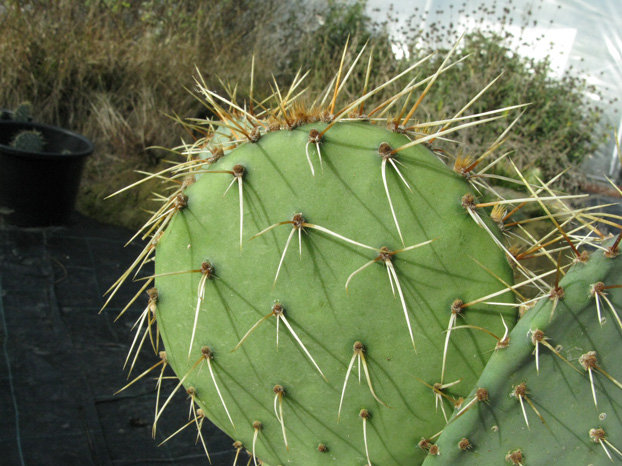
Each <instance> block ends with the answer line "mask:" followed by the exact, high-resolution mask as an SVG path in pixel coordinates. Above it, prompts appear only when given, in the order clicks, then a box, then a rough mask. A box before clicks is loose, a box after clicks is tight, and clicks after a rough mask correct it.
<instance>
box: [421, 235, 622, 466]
mask: <svg viewBox="0 0 622 466" xmlns="http://www.w3.org/2000/svg"><path fill="white" fill-rule="evenodd" d="M607 247H608V251H609V252H607V248H604V249H605V250H604V251H603V250H599V251H597V252H594V253H593V254H592V255H591V256H590V258H589V260H588V261H587V262H585V263H581V262H577V263H576V264H574V265H573V266H572V268H571V269H570V270H569V271H568V273H567V274H566V276H565V277H564V278H563V279H561V280H560V281H559V286H558V288H554V291H553V293H552V295H551V297H544V298H543V299H541V300H540V301H539V303H538V304H537V305H536V306H535V307H534V308H533V309H531V310H529V311H528V312H527V313H526V315H525V316H524V317H523V318H522V319H521V320H520V321H519V322H518V324H517V325H516V327H514V330H513V331H512V332H511V333H510V344H509V346H508V347H507V348H505V349H503V350H499V351H497V352H496V353H495V354H494V355H493V356H492V357H491V358H490V361H489V362H488V364H487V366H486V368H485V369H484V372H483V373H482V375H481V377H480V378H479V380H478V381H477V383H476V384H475V385H474V387H475V388H474V389H473V391H472V393H471V394H470V395H469V397H467V399H466V400H465V404H464V405H463V408H464V407H466V406H467V404H468V402H470V401H471V400H473V399H475V398H476V393H477V390H481V389H482V388H484V389H486V390H487V394H488V397H487V400H486V401H485V402H483V403H482V402H474V403H473V404H472V407H471V408H469V409H467V410H465V411H464V412H462V413H460V411H458V412H457V413H456V415H455V418H454V419H453V420H450V423H449V424H448V425H447V427H445V429H444V430H443V433H442V434H441V435H440V437H439V438H438V441H437V442H436V446H437V448H438V451H439V453H440V454H439V455H438V456H435V457H431V456H430V457H429V458H428V459H427V460H426V462H425V463H424V464H425V465H426V466H427V465H453V464H477V465H497V464H504V459H505V461H506V464H523V465H525V466H532V465H533V466H535V465H550V464H573V465H574V464H576V465H588V464H589V465H594V466H596V465H607V464H612V463H615V464H617V463H619V462H621V461H622V453H621V452H622V421H621V419H622V365H621V364H620V361H622V345H621V344H620V342H621V341H622V321H621V320H620V319H621V318H622V289H620V288H619V285H621V284H622V257H620V256H619V255H618V251H617V248H616V250H615V251H614V250H613V248H612V246H611V243H609V244H608V246H607ZM556 302H557V304H555V303H556ZM553 308H555V309H554V310H553ZM551 315H552V318H551ZM536 343H537V347H538V354H537V356H536V353H535V350H536ZM536 362H537V363H538V364H537V366H536ZM538 369H539V370H538ZM480 393H481V392H480ZM523 409H524V411H523ZM465 438H466V439H468V441H469V445H470V448H468V449H464V450H461V449H460V448H459V447H458V444H459V442H460V441H461V440H462V439H465ZM616 450H617V451H616Z"/></svg>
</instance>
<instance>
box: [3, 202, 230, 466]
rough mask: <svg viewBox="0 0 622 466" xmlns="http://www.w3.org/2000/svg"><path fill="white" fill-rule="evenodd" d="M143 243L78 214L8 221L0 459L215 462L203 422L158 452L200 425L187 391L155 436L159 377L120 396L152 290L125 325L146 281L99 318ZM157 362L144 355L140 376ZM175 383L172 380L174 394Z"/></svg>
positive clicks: (214, 439)
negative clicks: (36, 222)
mask: <svg viewBox="0 0 622 466" xmlns="http://www.w3.org/2000/svg"><path fill="white" fill-rule="evenodd" d="M131 236H132V232H130V231H127V230H124V229H120V228H117V227H113V226H108V225H103V224H100V223H96V222H94V221H92V220H90V219H87V218H85V217H82V216H79V215H78V214H75V217H74V218H73V220H72V223H71V224H70V225H68V226H63V227H49V228H17V227H10V226H0V319H1V320H0V329H1V333H0V339H1V340H0V345H1V354H2V356H1V357H0V420H1V422H0V452H2V453H1V457H0V464H7V465H37V466H46V465H81V466H82V465H118V466H124V465H152V464H174V465H207V464H209V463H208V461H207V458H206V457H205V454H204V452H203V449H202V447H201V445H200V443H199V444H196V445H195V441H196V440H197V439H196V428H195V427H194V425H191V426H190V427H188V428H187V429H185V430H184V431H182V432H181V433H180V434H178V435H177V436H175V437H174V438H173V439H171V440H169V441H168V442H166V443H164V444H163V445H161V446H159V447H158V444H159V443H161V442H162V441H163V440H164V439H165V438H166V437H167V436H168V435H170V434H172V433H173V432H175V431H176V430H177V429H178V428H179V427H181V426H182V425H184V424H185V423H186V422H187V421H188V408H189V401H188V399H187V396H186V394H185V393H184V392H183V391H181V390H180V393H178V394H177V395H176V396H175V398H174V399H173V402H172V403H173V405H172V406H170V407H169V408H167V410H166V412H165V413H164V415H163V416H162V418H161V420H159V421H158V430H157V436H156V439H155V440H154V439H153V438H152V435H151V430H152V423H153V419H154V410H155V399H156V385H155V377H156V376H157V374H154V376H153V377H151V375H150V376H148V377H146V378H145V379H143V380H141V381H139V382H137V383H136V384H134V385H132V386H131V387H130V388H128V389H127V390H125V391H123V392H121V393H120V394H118V395H114V393H115V392H116V391H117V390H119V389H120V388H121V387H123V386H125V385H126V384H127V382H128V381H127V372H124V371H123V370H122V365H123V362H124V360H125V357H126V354H127V351H128V349H129V347H130V345H131V342H132V338H133V334H132V333H131V332H130V328H131V326H132V325H133V323H134V322H135V320H136V319H137V318H138V316H139V315H140V313H141V312H142V311H143V309H144V307H145V305H146V302H147V295H146V294H144V296H141V297H140V298H139V299H138V300H137V303H136V304H135V305H133V306H132V307H131V308H130V309H129V310H128V311H127V313H126V314H127V315H126V316H124V317H123V318H122V319H120V320H119V321H117V322H114V319H115V317H116V316H117V315H118V313H119V312H120V311H121V310H122V309H123V307H124V306H125V303H127V302H128V301H129V300H130V299H131V298H132V297H133V295H134V294H135V293H136V292H137V291H138V289H139V286H128V287H125V289H123V288H122V289H121V291H119V293H118V294H117V296H115V297H114V299H113V300H112V301H111V303H110V305H109V307H108V308H106V310H105V311H104V312H102V313H101V314H99V311H100V309H101V307H102V305H103V303H104V298H103V295H104V292H105V291H106V290H107V289H108V288H109V287H110V285H111V284H112V283H113V282H114V281H115V280H116V279H117V278H118V277H119V275H120V274H121V273H122V272H123V271H124V270H125V269H126V268H127V267H128V266H129V265H130V264H131V263H132V262H133V261H134V259H135V258H136V256H137V255H138V253H139V252H140V249H141V246H140V245H129V246H127V247H125V248H124V247H123V246H124V245H125V243H126V242H127V241H128V240H129V239H130V238H131ZM145 273H150V272H149V271H145ZM145 345H148V343H145ZM157 361H158V358H157V356H155V355H154V353H153V352H151V353H149V352H147V351H144V350H143V351H142V354H141V356H140V357H139V358H138V360H137V362H136V367H135V369H134V372H133V375H139V374H140V373H142V372H143V371H145V370H146V369H147V368H149V367H151V366H152V365H153V364H154V363H155V362H157ZM169 375H171V374H169ZM175 385H176V381H173V380H169V381H166V382H165V389H163V393H166V394H168V393H170V392H171V391H172V389H173V388H174V387H175ZM160 403H162V401H161V402H160ZM203 436H204V438H205V440H206V442H207V447H208V450H209V452H210V455H211V459H212V464H214V465H216V466H220V465H232V464H233V458H234V456H235V451H234V450H233V448H232V446H231V443H232V441H231V440H230V439H229V438H228V437H227V436H225V435H224V434H222V433H221V432H220V431H219V430H218V429H216V428H215V427H214V426H212V425H208V422H207V421H206V422H204V425H203Z"/></svg>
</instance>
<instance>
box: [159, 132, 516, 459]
mask: <svg viewBox="0 0 622 466" xmlns="http://www.w3.org/2000/svg"><path fill="white" fill-rule="evenodd" d="M326 127H327V124H326V123H322V122H315V123H310V124H304V125H301V126H298V127H296V128H294V129H288V130H278V131H272V132H266V133H265V134H261V137H259V134H260V132H259V131H257V132H256V133H255V135H256V136H257V137H253V138H252V141H248V142H244V143H242V144H239V145H237V146H236V147H235V148H234V149H231V150H229V147H228V146H227V145H226V144H225V145H224V146H214V147H212V148H211V149H212V152H213V154H214V156H213V157H211V158H210V159H209V162H210V163H209V164H208V163H207V162H206V163H205V164H203V165H201V168H200V169H197V170H196V171H195V172H194V173H192V175H193V176H194V179H196V182H194V183H189V182H186V183H185V184H184V186H187V187H185V189H183V190H180V192H179V195H178V196H177V198H176V200H175V202H172V203H171V204H170V209H172V210H174V211H175V212H176V213H175V214H174V215H173V216H172V217H171V219H170V223H169V225H168V226H167V228H166V230H165V232H164V233H163V235H162V237H161V238H157V246H156V288H157V293H158V300H157V306H156V309H155V313H156V317H157V323H158V329H159V331H160V333H161V335H162V340H163V342H164V345H165V349H166V358H167V362H168V363H169V364H170V365H171V367H172V368H173V369H174V371H175V372H176V374H177V376H178V377H179V379H180V381H181V384H182V385H183V386H184V388H185V390H186V391H188V393H189V394H190V396H191V398H192V400H194V401H196V403H197V404H198V405H199V406H200V407H201V410H202V412H201V413H200V415H205V416H207V417H208V418H209V419H210V420H212V421H213V422H214V423H215V424H216V425H218V426H219V427H220V428H221V429H223V430H224V431H225V432H227V433H228V434H229V435H230V436H231V437H232V439H234V440H236V441H238V442H241V443H238V444H237V445H238V446H240V448H245V449H246V450H248V451H250V452H253V453H254V454H255V455H256V458H259V459H261V460H262V461H263V464H265V465H272V466H276V465H278V464H289V463H290V462H291V463H295V464H304V465H311V466H312V465H324V464H329V463H331V462H332V463H334V464H339V465H346V466H347V465H364V464H372V463H373V464H376V463H378V464H397V465H411V464H416V463H420V462H421V461H422V460H423V458H424V455H425V452H424V451H423V450H422V449H420V448H419V447H418V446H417V444H418V442H419V441H420V439H421V438H422V437H423V436H425V435H429V433H430V432H436V431H440V430H441V429H442V428H443V426H444V425H445V423H446V421H445V418H444V415H447V417H449V416H450V415H451V412H452V411H453V405H452V400H456V402H457V400H458V399H459V397H460V396H461V395H462V396H466V395H467V394H468V392H469V391H470V389H471V387H472V386H473V384H474V383H475V382H476V381H477V379H478V377H479V374H480V373H481V371H482V369H483V367H484V365H485V363H486V360H487V359H488V357H489V356H490V355H491V353H492V350H493V349H494V347H495V340H494V339H493V338H491V337H490V335H489V334H487V333H485V332H482V331H481V330H478V329H475V328H464V327H465V326H473V327H481V328H485V329H487V330H489V331H490V332H491V333H493V334H495V335H503V334H504V332H505V327H504V325H507V326H511V325H512V324H513V323H514V320H515V316H514V310H513V308H512V307H509V306H497V305H491V304H486V301H495V302H497V303H498V302H506V303H509V302H512V296H511V293H509V292H505V293H501V294H500V295H499V296H494V297H490V298H489V299H482V298H486V297H487V296H491V295H493V294H494V293H496V292H498V291H500V290H503V289H505V288H506V287H507V284H509V283H512V270H511V267H510V266H509V264H508V260H507V258H506V254H505V252H504V250H502V249H501V248H500V247H499V246H498V245H497V242H499V241H500V238H501V233H500V232H499V231H498V229H497V228H496V226H495V225H494V223H493V222H492V221H490V219H488V218H487V217H488V216H487V213H486V212H485V209H483V208H478V207H477V206H476V205H475V204H474V202H473V201H472V199H475V198H477V196H476V194H477V192H475V191H473V190H472V188H471V186H470V184H469V182H468V180H466V179H465V178H463V177H461V176H460V175H458V174H456V173H455V172H454V171H452V170H451V169H449V168H448V167H447V166H445V164H444V163H443V162H442V161H440V160H439V159H438V158H437V155H436V154H435V153H433V152H432V151H430V150H429V149H428V148H427V147H426V146H424V145H422V144H418V145H410V140H409V139H408V138H407V137H406V136H405V135H403V134H400V133H397V132H392V131H389V130H387V129H386V128H385V127H383V126H377V125H374V124H372V123H370V122H366V121H358V122H338V123H336V124H334V125H332V126H331V127H330V129H328V130H327V131H325V132H323V130H324V129H325V128H326ZM407 145H408V147H405V146H407ZM231 146H233V144H232V145H231ZM223 148H224V152H223V151H222V149H223ZM223 153H224V156H223ZM194 166H197V165H196V164H195V165H194ZM467 194H468V195H467ZM465 195H467V196H465ZM465 199H466V201H465ZM457 326H458V327H463V328H460V329H453V327H457ZM450 329H453V331H449V332H448V330H450ZM180 387H181V385H180ZM433 387H436V389H437V391H434V390H433ZM440 392H442V393H443V396H441V395H440ZM161 404H162V403H161ZM158 428H161V427H158Z"/></svg>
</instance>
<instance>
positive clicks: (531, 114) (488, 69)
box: [0, 0, 605, 228]
mask: <svg viewBox="0 0 622 466" xmlns="http://www.w3.org/2000/svg"><path fill="white" fill-rule="evenodd" d="M365 7H366V4H365V1H363V0H357V1H338V0H316V1H314V2H304V1H303V0H298V1H296V2H288V1H284V0H237V1H231V0H212V1H210V2H195V1H189V0H179V1H167V0H142V1H132V2H129V1H123V0H87V1H84V2H74V1H71V0H58V1H46V0H14V1H10V2H7V3H6V4H5V5H4V6H0V28H1V29H2V31H3V34H2V35H1V36H0V62H1V63H2V64H3V72H2V74H1V75H0V105H1V106H3V107H8V108H12V107H15V106H16V105H17V104H18V103H19V102H21V101H24V100H29V101H31V102H32V103H33V107H34V117H35V119H36V120H38V121H42V122H46V123H51V124H58V125H61V126H65V127H69V128H71V129H73V130H75V131H78V132H81V133H83V134H85V135H86V136H87V137H89V138H91V139H92V140H93V141H94V142H95V143H96V153H95V154H94V156H93V157H91V159H90V160H89V162H88V164H87V168H86V172H85V175H84V179H83V184H82V188H81V193H80V196H79V200H78V209H79V210H80V211H81V212H82V213H84V214H86V215H88V216H90V217H94V218H96V219H98V220H101V221H104V222H107V223H115V224H119V225H123V226H127V227H131V228H135V227H137V226H139V225H141V224H142V222H143V221H144V220H145V219H146V218H147V214H144V215H143V213H141V212H140V211H138V210H137V209H136V208H135V206H136V205H144V202H143V201H144V200H145V199H148V198H150V197H153V196H151V191H152V190H157V188H158V186H157V184H158V182H157V181H153V182H151V183H147V184H145V185H143V186H142V187H140V188H139V189H136V190H133V191H129V192H126V193H124V194H123V195H120V196H117V197H115V198H112V199H109V200H106V201H104V200H103V199H104V197H106V196H107V195H109V194H111V193H112V192H114V191H116V190H117V189H119V188H121V187H123V186H125V185H127V184H129V183H131V182H133V181H135V180H136V179H138V178H140V177H141V175H140V174H138V173H136V171H154V170H157V169H158V168H159V167H161V166H164V164H165V158H167V157H174V155H172V154H170V153H169V152H168V151H167V150H165V149H159V148H162V147H175V146H178V145H179V144H180V141H181V139H182V138H186V139H188V138H190V137H191V135H189V134H188V133H187V132H186V131H185V130H184V129H183V127H182V126H181V125H179V124H177V123H176V122H175V121H174V119H172V118H171V117H170V116H169V115H178V116H179V117H180V118H196V117H201V116H205V115H207V114H208V113H207V110H206V109H205V108H204V107H203V105H202V104H201V103H200V102H199V101H197V100H196V98H195V97H193V96H192V95H191V93H190V92H188V89H193V88H194V81H193V77H196V76H197V70H198V71H199V72H200V73H201V75H202V76H203V78H204V79H205V81H206V83H207V85H208V87H210V88H215V89H221V92H222V93H224V92H226V91H227V89H229V90H232V89H236V86H237V89H239V94H240V95H245V94H247V92H248V88H249V86H250V67H251V66H250V64H251V58H252V56H253V55H254V56H255V71H254V73H255V84H254V95H255V96H257V98H259V97H265V96H268V95H269V94H271V93H272V92H273V91H274V86H275V84H274V83H275V82H278V83H279V85H280V86H287V84H288V83H289V82H291V80H292V79H293V78H294V76H295V75H296V72H297V71H298V70H299V69H302V70H303V72H306V71H308V70H312V73H311V74H310V75H309V78H308V79H307V81H306V84H305V85H306V86H307V87H309V90H308V91H307V92H308V94H309V95H317V93H318V92H321V91H322V90H326V85H327V83H329V82H330V80H331V79H332V77H333V76H334V75H335V73H336V71H337V69H338V67H339V61H340V60H341V55H342V51H343V45H344V44H345V42H346V40H349V43H350V48H349V52H348V55H347V57H346V64H349V63H351V62H352V61H353V60H354V58H355V56H356V53H357V52H358V51H359V49H360V47H362V46H363V45H364V44H365V43H367V44H368V46H367V47H368V48H367V50H366V52H365V54H364V56H363V57H362V58H361V60H362V61H363V62H364V63H365V62H367V60H368V59H369V53H372V54H373V65H374V66H373V69H372V76H371V79H370V81H371V83H373V84H379V83H381V82H383V81H384V80H386V79H388V78H389V77H392V76H394V75H395V74H396V73H397V72H399V71H400V70H402V69H405V68H406V67H408V66H409V65H410V64H412V63H413V62H414V61H415V60H419V59H420V58H421V57H423V56H425V55H427V54H428V53H429V52H430V51H433V50H438V49H439V48H441V49H443V48H444V47H445V46H444V45H442V44H447V43H451V42H453V41H455V40H457V38H458V34H457V31H455V30H453V29H451V28H449V29H446V28H434V27H430V28H428V30H426V31H425V32H424V31H423V30H420V29H419V28H417V27H414V26H411V27H410V28H409V29H408V30H406V31H403V34H402V35H401V37H403V39H401V41H402V42H401V43H396V42H395V39H394V37H395V35H394V34H391V32H392V28H394V27H395V24H396V23H397V21H396V19H395V18H392V17H391V11H390V10H389V13H388V15H384V14H383V15H381V14H380V13H378V14H377V15H376V14H374V16H375V17H374V18H373V19H372V18H371V17H370V16H369V15H368V14H367V10H366V8H365ZM499 11H500V12H502V11H503V9H501V8H500V9H499ZM418 14H419V13H418V12H417V10H414V11H413V16H412V18H411V24H417V15H418ZM486 14H488V13H486ZM376 16H377V17H376ZM381 16H382V17H381ZM500 19H501V20H502V18H500ZM432 26H433V25H432ZM508 34H509V33H507V34H505V35H504V34H499V33H498V32H492V31H489V30H486V28H485V27H482V28H478V29H474V30H472V31H469V32H468V33H467V34H466V35H465V37H464V38H463V39H462V46H461V48H460V50H459V51H458V52H457V55H456V57H457V58H459V57H461V56H464V55H467V54H471V56H470V58H469V60H467V61H465V62H462V63H461V64H460V65H459V66H456V67H454V68H452V69H451V70H449V71H448V72H446V73H445V74H444V75H442V76H441V77H440V78H439V80H438V82H437V83H436V85H435V86H434V87H433V89H432V92H431V93H430V95H429V96H428V97H427V98H426V100H425V101H424V105H423V107H422V108H421V110H420V112H421V113H419V115H420V116H419V118H420V119H424V118H425V119H440V118H444V117H451V116H452V115H453V114H454V113H455V112H456V111H457V110H459V109H460V108H461V107H462V106H463V105H464V104H465V103H466V102H468V101H469V100H470V99H471V98H472V97H473V96H474V95H475V94H477V92H479V91H480V90H481V89H482V88H483V87H484V86H485V85H486V84H488V83H489V82H490V81H491V80H492V79H494V78H495V77H497V76H498V75H499V74H500V73H501V71H504V74H503V76H502V77H501V78H500V79H499V81H498V82H497V83H496V85H495V86H494V87H493V88H491V89H490V90H489V91H488V92H487V93H486V94H484V96H482V98H481V99H480V100H479V101H478V103H477V104H476V105H475V106H474V107H473V108H472V109H471V110H470V112H471V113H475V112H479V111H485V110H491V109H494V108H499V107H502V106H508V105H514V104H517V103H528V102H529V103H531V105H530V106H529V107H528V108H527V110H526V112H525V115H523V117H522V118H521V120H520V123H519V124H518V125H517V126H516V127H515V128H514V129H513V131H512V134H511V135H510V136H509V140H508V141H507V143H506V144H507V146H506V147H507V148H508V150H513V151H514V155H513V157H514V160H515V161H517V163H518V164H519V167H520V168H521V169H523V170H525V171H528V172H529V173H532V174H534V175H536V174H537V175H540V176H542V177H543V178H550V177H551V176H552V175H554V174H557V173H558V172H559V171H560V170H563V169H565V168H567V167H570V170H569V172H568V174H567V175H566V176H565V177H564V180H565V181H564V187H565V189H567V190H569V191H573V192H576V191H578V190H580V189H581V187H582V183H583V182H584V178H583V177H582V173H581V170H580V169H579V168H578V167H579V165H580V163H581V162H582V161H583V159H584V158H585V157H588V156H589V155H590V153H591V152H592V151H593V149H594V148H595V147H596V146H597V145H598V144H600V143H602V142H603V141H604V139H603V134H604V133H605V132H604V131H603V130H602V129H600V130H599V126H598V121H599V113H600V112H599V109H598V108H596V107H594V106H593V105H590V104H589V103H588V101H587V100H586V98H585V95H586V92H587V91H590V92H594V90H593V89H592V90H590V89H589V88H588V86H587V84H586V82H585V81H584V80H583V79H580V78H578V77H576V76H573V75H571V74H566V75H565V76H563V77H562V78H561V79H557V78H555V77H553V76H552V73H551V72H550V62H549V61H548V60H543V61H535V60H530V59H526V58H523V57H521V56H520V55H518V54H517V53H515V52H514V51H513V50H512V49H511V48H510V45H509V42H508V37H507V35H508ZM448 41H449V42H448ZM445 52H446V50H439V53H438V54H437V56H436V57H437V58H436V57H435V58H434V59H432V60H430V61H429V62H427V63H425V64H424V65H423V66H422V68H421V72H420V76H421V77H424V76H426V75H428V74H430V73H433V72H434V71H435V69H436V67H438V65H439V64H440V62H441V60H442V57H443V56H444V53H445ZM359 69H360V71H359V72H358V74H357V75H355V76H353V77H351V79H350V80H349V84H348V89H345V90H344V92H343V94H344V95H345V96H350V97H351V96H353V95H360V93H361V92H362V90H363V87H364V81H365V66H364V65H363V66H360V67H359ZM219 77H222V78H223V79H226V80H221V78H219ZM406 84H407V83H406V82H400V81H397V82H395V83H394V85H393V86H390V87H388V88H387V89H386V90H385V92H384V93H383V94H382V95H379V96H378V97H377V98H376V101H380V100H382V97H383V96H387V95H390V93H392V92H396V91H397V90H400V89H401V88H403V87H404V86H405V85H406ZM372 105H373V102H370V103H369V104H367V107H366V108H372ZM396 112H397V110H396ZM507 123H508V122H504V121H502V122H499V123H498V124H493V125H490V126H487V127H486V128H485V129H484V128H482V127H476V128H473V129H472V130H465V131H462V132H460V133H459V135H458V136H456V139H458V140H459V141H460V142H461V143H462V145H461V147H460V151H461V152H462V153H466V154H468V153H474V154H477V153H481V148H482V146H485V145H489V144H490V143H492V142H493V141H494V140H495V139H496V138H497V136H498V135H499V134H500V133H501V132H502V131H503V128H504V127H505V126H506V125H507ZM448 147H450V148H449V149H448V150H449V151H450V152H452V153H456V147H455V146H448ZM499 170H500V172H503V171H504V170H507V167H505V168H504V167H499ZM154 205H155V204H154Z"/></svg>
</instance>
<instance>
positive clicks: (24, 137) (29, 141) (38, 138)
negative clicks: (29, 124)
mask: <svg viewBox="0 0 622 466" xmlns="http://www.w3.org/2000/svg"><path fill="white" fill-rule="evenodd" d="M43 145H44V140H43V136H42V135H41V133H40V132H39V131H30V130H24V131H20V132H19V133H18V134H17V135H16V136H15V138H14V139H13V141H11V146H12V147H14V148H16V149H19V150H23V151H27V152H41V151H42V150H43Z"/></svg>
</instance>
